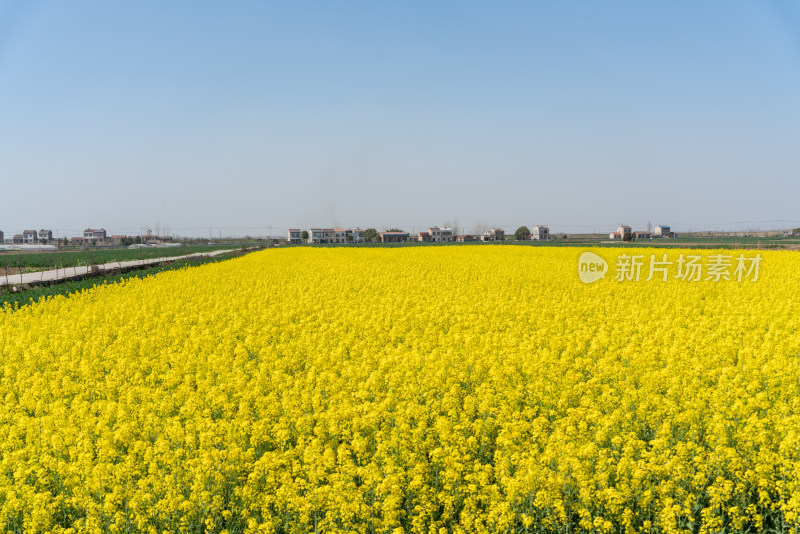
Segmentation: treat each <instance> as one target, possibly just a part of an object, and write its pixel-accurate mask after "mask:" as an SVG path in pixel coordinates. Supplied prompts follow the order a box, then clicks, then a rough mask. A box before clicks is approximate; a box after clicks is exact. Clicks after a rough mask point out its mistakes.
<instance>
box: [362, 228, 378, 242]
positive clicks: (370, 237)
mask: <svg viewBox="0 0 800 534" xmlns="http://www.w3.org/2000/svg"><path fill="white" fill-rule="evenodd" d="M377 238H378V231H377V230H375V228H367V229H366V230H364V241H366V242H367V243H371V242H373V241H375V240H376V239H377Z"/></svg>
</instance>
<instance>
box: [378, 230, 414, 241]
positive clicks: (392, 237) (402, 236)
mask: <svg viewBox="0 0 800 534" xmlns="http://www.w3.org/2000/svg"><path fill="white" fill-rule="evenodd" d="M378 235H379V236H380V239H381V243H405V242H406V241H408V232H381V233H379V234H378Z"/></svg>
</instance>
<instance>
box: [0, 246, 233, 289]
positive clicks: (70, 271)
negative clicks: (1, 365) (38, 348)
mask: <svg viewBox="0 0 800 534" xmlns="http://www.w3.org/2000/svg"><path fill="white" fill-rule="evenodd" d="M226 252H231V250H230V249H225V250H214V251H212V252H197V253H195V254H184V255H183V256H170V257H167V258H150V259H142V260H131V261H114V262H110V263H104V264H102V265H93V266H91V267H89V266H85V265H83V266H80V267H67V268H65V269H53V270H50V271H38V272H33V273H22V274H9V275H8V277H6V276H5V275H4V274H3V273H2V272H0V286H5V285H9V286H17V285H34V284H43V283H49V282H59V281H62V280H69V279H71V278H80V277H81V276H86V275H87V274H90V273H95V272H98V271H99V272H101V273H105V272H109V271H113V270H115V269H126V268H129V267H140V266H142V265H152V264H154V263H164V262H168V261H177V260H184V259H192V258H210V257H212V256H218V255H220V254H225V253H226Z"/></svg>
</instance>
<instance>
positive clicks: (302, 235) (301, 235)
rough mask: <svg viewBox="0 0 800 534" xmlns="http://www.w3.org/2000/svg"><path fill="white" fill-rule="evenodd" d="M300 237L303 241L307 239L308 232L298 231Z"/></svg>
mask: <svg viewBox="0 0 800 534" xmlns="http://www.w3.org/2000/svg"><path fill="white" fill-rule="evenodd" d="M300 237H301V238H302V239H303V241H308V232H307V231H306V230H303V231H302V232H301V233H300Z"/></svg>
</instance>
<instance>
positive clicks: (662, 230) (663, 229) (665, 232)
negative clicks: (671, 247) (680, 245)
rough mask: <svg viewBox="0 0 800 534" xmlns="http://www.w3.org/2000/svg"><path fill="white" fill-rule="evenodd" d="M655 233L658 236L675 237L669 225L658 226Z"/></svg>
mask: <svg viewBox="0 0 800 534" xmlns="http://www.w3.org/2000/svg"><path fill="white" fill-rule="evenodd" d="M653 235H655V236H656V237H675V234H673V233H672V231H671V230H670V227H669V226H663V225H662V226H656V229H655V231H654V232H653Z"/></svg>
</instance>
